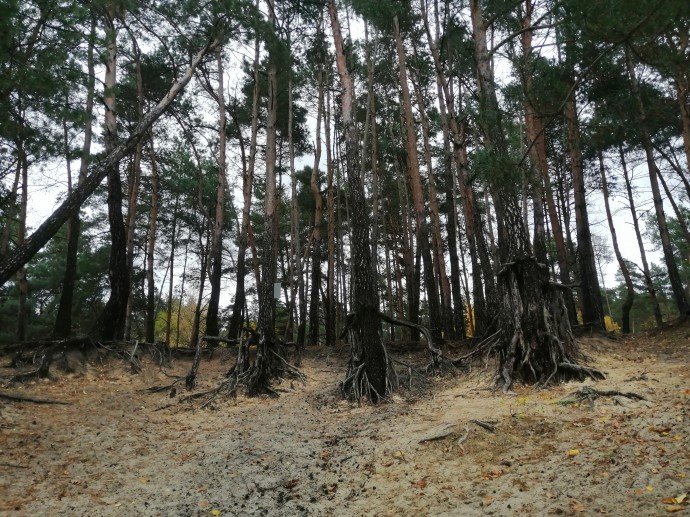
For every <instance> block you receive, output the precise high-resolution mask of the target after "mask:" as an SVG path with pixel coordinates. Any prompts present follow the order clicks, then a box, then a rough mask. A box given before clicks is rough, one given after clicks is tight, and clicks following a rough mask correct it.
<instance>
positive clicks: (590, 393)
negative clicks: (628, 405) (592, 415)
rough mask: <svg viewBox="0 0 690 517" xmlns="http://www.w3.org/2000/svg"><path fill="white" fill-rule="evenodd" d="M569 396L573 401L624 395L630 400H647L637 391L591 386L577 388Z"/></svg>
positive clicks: (591, 400)
mask: <svg viewBox="0 0 690 517" xmlns="http://www.w3.org/2000/svg"><path fill="white" fill-rule="evenodd" d="M570 396H571V397H573V398H574V399H575V400H574V401H575V402H584V401H585V400H586V401H589V402H594V401H595V400H596V399H598V398H599V397H625V398H628V399H632V400H647V399H646V398H644V397H643V396H642V395H638V394H637V393H633V392H624V391H617V390H597V389H594V388H592V387H591V386H585V387H583V388H580V389H579V390H577V391H574V392H573V393H571V394H570Z"/></svg>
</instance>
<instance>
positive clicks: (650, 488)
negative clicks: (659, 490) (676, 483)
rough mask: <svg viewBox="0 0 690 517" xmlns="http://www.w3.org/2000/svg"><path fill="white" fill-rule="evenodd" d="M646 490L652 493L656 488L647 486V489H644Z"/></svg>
mask: <svg viewBox="0 0 690 517" xmlns="http://www.w3.org/2000/svg"><path fill="white" fill-rule="evenodd" d="M644 489H645V490H646V491H647V492H652V491H653V490H654V487H653V486H646V487H644Z"/></svg>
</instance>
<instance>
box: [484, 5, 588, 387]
mask: <svg viewBox="0 0 690 517" xmlns="http://www.w3.org/2000/svg"><path fill="white" fill-rule="evenodd" d="M470 12H471V19H472V29H473V37H474V42H475V60H476V62H477V69H478V74H477V75H478V92H479V106H480V113H479V119H480V124H481V127H482V130H483V133H484V142H485V146H486V147H487V152H488V153H489V157H490V159H493V161H492V162H491V163H492V165H493V166H494V167H495V168H496V169H497V170H495V171H493V172H492V174H491V175H490V177H489V178H488V183H489V187H490V189H491V194H492V198H493V202H494V207H495V210H496V222H497V227H498V243H497V244H498V259H499V260H500V269H499V271H498V275H497V276H498V294H499V299H500V304H499V313H498V315H497V321H496V326H495V327H494V328H495V329H497V330H498V331H499V332H500V333H501V334H500V338H498V339H499V345H498V346H499V350H500V352H499V357H500V359H499V371H498V381H499V382H500V383H501V384H502V387H503V390H504V391H507V390H509V389H510V387H511V386H512V384H513V382H514V380H516V379H519V380H521V381H523V382H525V383H539V384H540V385H546V384H549V383H551V382H558V381H565V380H569V379H570V378H573V377H576V378H581V377H582V375H583V374H586V375H589V376H591V377H594V378H601V377H602V375H601V374H600V373H599V372H596V371H593V370H590V369H587V368H585V367H582V366H579V365H577V360H578V359H579V357H580V354H579V351H578V347H577V344H576V342H575V340H574V338H573V336H572V333H571V330H570V323H569V321H568V318H567V314H566V310H565V304H564V302H563V299H562V296H561V293H560V289H558V288H554V287H552V285H551V282H550V281H549V272H548V268H547V267H546V266H545V265H543V264H539V263H538V262H537V261H536V260H535V259H534V257H533V254H532V249H531V246H530V242H529V236H528V233H527V228H526V227H525V221H524V218H523V214H522V210H521V203H520V198H521V193H522V191H521V187H520V181H519V178H520V176H521V174H520V172H519V171H518V170H516V169H514V166H509V168H506V165H505V162H504V160H503V159H502V157H503V156H505V154H506V152H507V142H506V140H505V134H504V132H503V127H502V114H501V111H500V109H499V106H498V99H497V97H496V91H495V86H494V83H493V74H492V67H491V59H490V54H489V52H488V49H487V45H486V31H487V25H486V22H485V21H484V17H483V14H482V11H481V6H480V4H479V1H478V0H470Z"/></svg>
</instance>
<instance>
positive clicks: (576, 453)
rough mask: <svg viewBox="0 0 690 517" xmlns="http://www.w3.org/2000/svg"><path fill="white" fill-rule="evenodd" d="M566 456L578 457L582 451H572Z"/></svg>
mask: <svg viewBox="0 0 690 517" xmlns="http://www.w3.org/2000/svg"><path fill="white" fill-rule="evenodd" d="M566 454H567V455H568V456H577V455H578V454H580V449H570V450H569V451H568V452H567V453H566Z"/></svg>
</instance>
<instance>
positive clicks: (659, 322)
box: [618, 146, 664, 328]
mask: <svg viewBox="0 0 690 517" xmlns="http://www.w3.org/2000/svg"><path fill="white" fill-rule="evenodd" d="M618 154H619V156H620V159H621V166H622V168H623V179H624V180H625V189H626V191H627V192H628V205H629V206H630V214H631V215H632V221H633V228H635V237H637V246H638V248H639V250H640V260H641V261H642V273H643V274H644V281H645V287H646V288H647V293H648V294H649V301H650V303H651V304H652V310H653V312H654V320H655V321H656V326H657V327H658V328H661V327H662V326H663V324H664V320H663V318H662V316H661V307H659V301H658V299H657V297H656V289H655V287H654V282H653V281H652V274H651V271H650V270H649V263H648V262H647V253H646V252H645V249H644V243H643V241H642V232H641V231H640V222H639V220H638V213H637V209H636V208H635V196H634V195H633V191H632V184H631V182H630V175H629V174H628V165H627V163H626V159H625V153H624V152H623V146H618Z"/></svg>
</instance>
